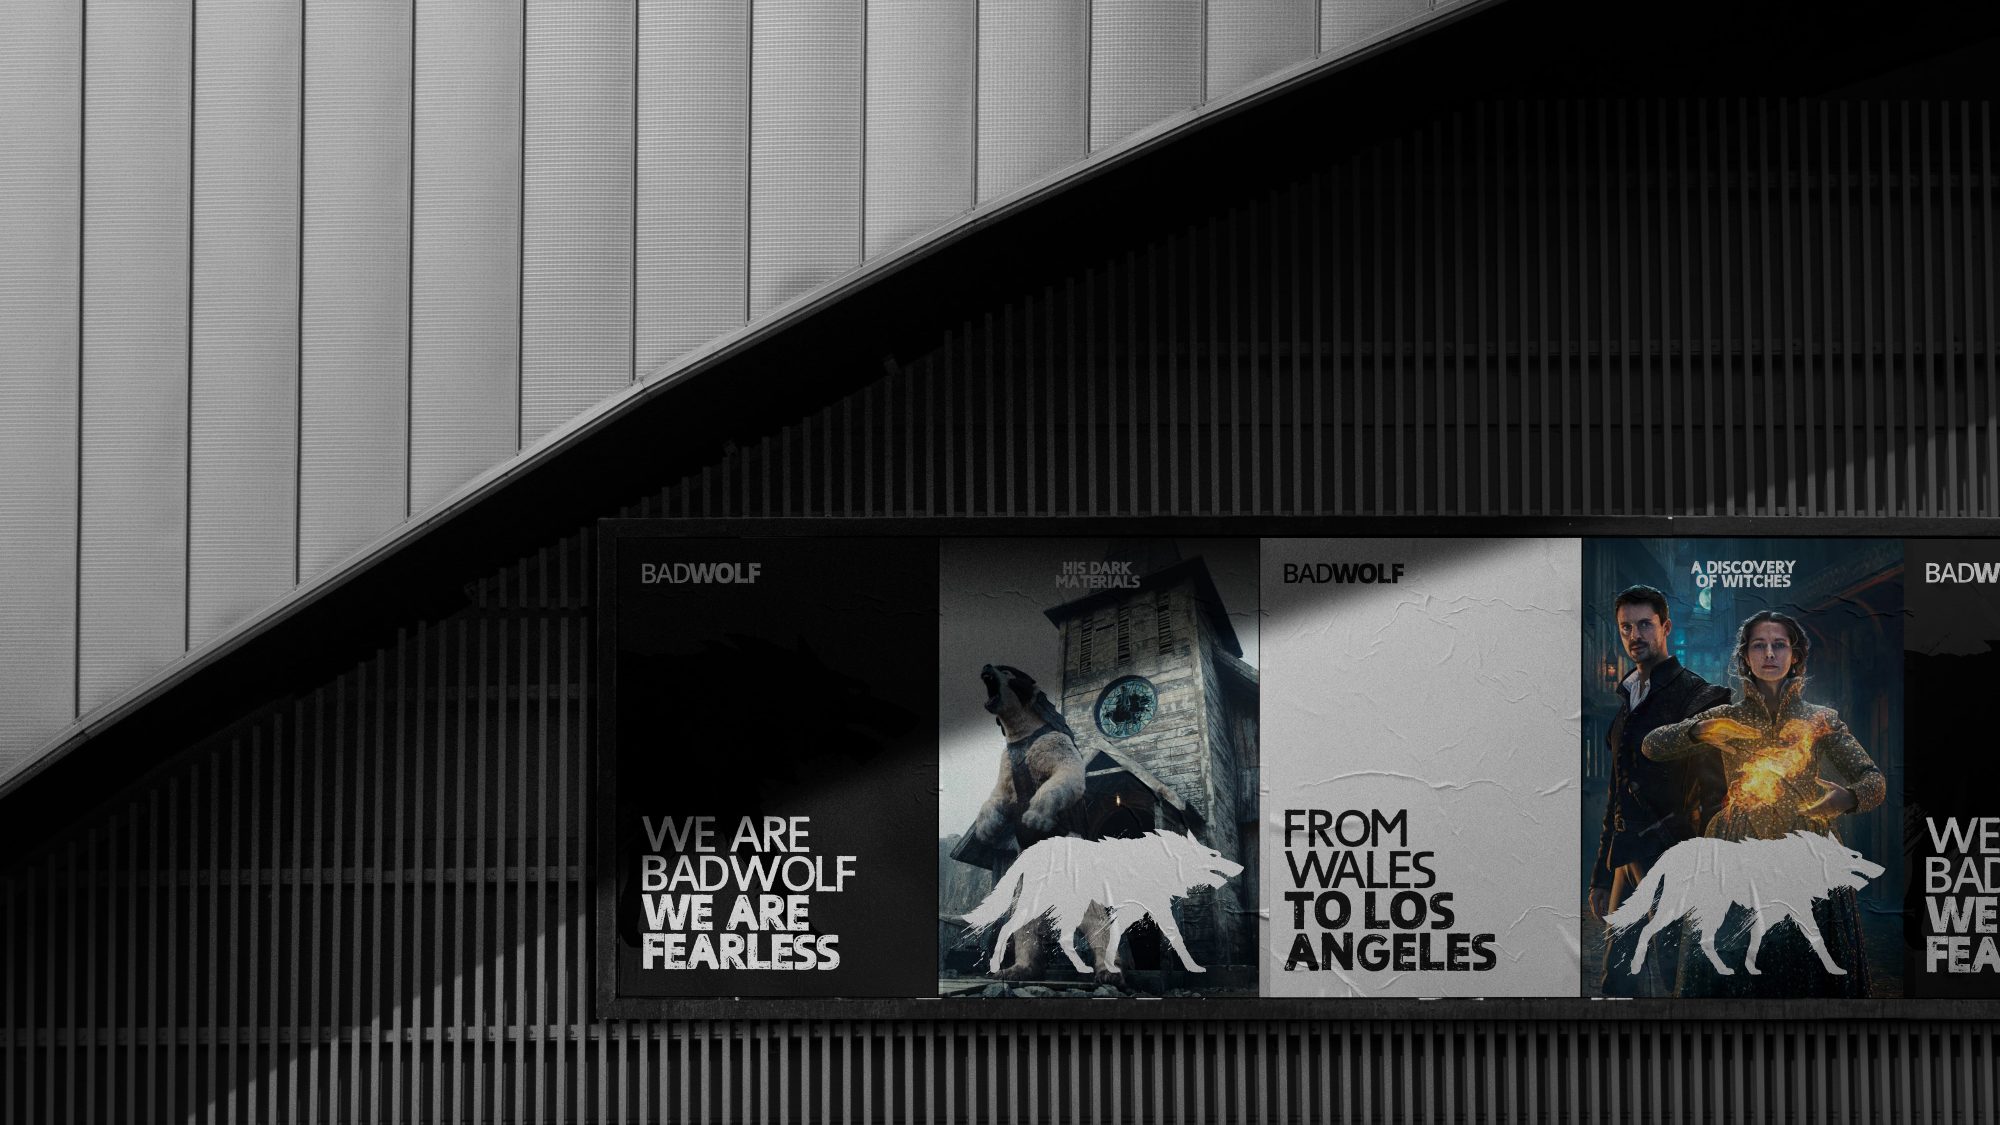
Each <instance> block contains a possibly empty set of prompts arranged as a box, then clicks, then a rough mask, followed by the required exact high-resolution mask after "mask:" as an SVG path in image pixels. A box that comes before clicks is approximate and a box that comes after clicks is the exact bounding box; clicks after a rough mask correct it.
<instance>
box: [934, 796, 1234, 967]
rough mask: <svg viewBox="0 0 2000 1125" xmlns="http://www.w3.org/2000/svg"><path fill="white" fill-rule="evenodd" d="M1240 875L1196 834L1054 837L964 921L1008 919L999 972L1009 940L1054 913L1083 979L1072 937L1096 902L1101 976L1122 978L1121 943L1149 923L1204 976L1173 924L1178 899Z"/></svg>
mask: <svg viewBox="0 0 2000 1125" xmlns="http://www.w3.org/2000/svg"><path fill="white" fill-rule="evenodd" d="M1242 871H1243V865H1242V864H1240V863H1235V862H1233V861H1231V860H1229V859H1227V858H1224V856H1223V855H1222V853H1221V852H1218V851H1216V850H1215V849H1214V848H1211V847H1209V846H1208V845H1206V844H1204V843H1202V842H1201V841H1199V840H1197V839H1195V838H1194V837H1193V836H1189V835H1182V834H1180V833H1176V832H1164V831H1154V832H1149V833H1147V834H1146V835H1144V836H1140V837H1137V838H1136V839H1110V840H1084V839H1079V838H1077V837H1074V836H1053V837H1050V838H1049V839H1046V840H1043V841H1041V842H1040V843H1037V844H1034V845H1032V846H1031V847H1029V848H1028V850H1026V851H1024V852H1022V853H1021V856H1020V858H1019V859H1016V860H1015V861H1014V866H1012V867H1010V868H1008V869H1007V873H1006V874H1005V875H1003V876H1001V877H1000V882H999V883H998V884H997V885H996V886H994V888H993V891H992V893H991V894H988V895H987V896H986V899H985V901H983V902H981V903H980V904H979V905H978V906H976V907H973V909H972V912H971V913H970V914H967V915H966V916H965V920H966V922H967V923H968V924H970V925H971V926H972V928H973V929H974V930H979V929H983V928H984V927H986V926H988V925H991V924H992V923H994V922H997V921H999V920H1000V919H1001V918H1002V917H1003V916H1005V917H1006V918H1007V920H1006V921H1005V922H1004V923H1002V924H1001V926H1000V934H999V936H998V937H997V938H996V939H995V940H994V943H993V958H992V962H991V964H990V965H989V968H990V969H991V971H993V972H996V973H997V972H999V971H1000V958H1001V956H1002V955H1003V954H1004V953H1005V951H1006V949H1007V939H1008V938H1009V937H1011V936H1013V934H1014V932H1015V931H1016V930H1019V929H1021V928H1023V927H1025V926H1030V925H1033V924H1034V923H1035V922H1036V920H1038V919H1040V918H1041V917H1042V916H1043V915H1044V914H1054V915H1055V922H1056V933H1057V936H1058V938H1059V939H1060V944H1061V946H1062V951H1063V953H1064V955H1065V956H1067V957H1068V958H1069V963H1070V964H1071V965H1072V966H1073V967H1075V969H1076V971H1077V972H1079V973H1087V972H1090V968H1089V967H1088V966H1086V965H1085V964H1084V963H1083V959H1082V958H1080V957H1078V956H1077V955H1076V948H1075V941H1074V937H1075V934H1076V929H1077V927H1078V926H1081V925H1083V924H1084V923H1085V915H1086V913H1089V912H1091V906H1092V905H1093V904H1095V905H1097V906H1101V907H1103V908H1105V909H1106V910H1107V911H1108V912H1109V916H1110V921H1109V926H1108V928H1107V929H1106V931H1105V934H1104V945H1103V948H1102V949H1098V948H1096V945H1097V943H1096V941H1094V940H1093V941H1092V942H1091V944H1092V946H1093V948H1092V951H1091V952H1092V954H1093V955H1094V956H1096V957H1097V959H1098V966H1097V971H1098V973H1099V975H1100V976H1113V977H1115V976H1118V975H1119V973H1120V970H1119V968H1118V964H1117V962H1118V942H1119V939H1120V938H1123V937H1124V936H1125V931H1126V930H1128V929H1130V928H1131V927H1132V926H1133V924H1135V923H1137V922H1138V921H1139V920H1140V919H1141V918H1146V917H1151V918H1152V919H1153V921H1154V923H1156V924H1157V925H1158V926H1159V927H1160V933H1161V934H1163V935H1165V937H1166V939H1167V944H1168V945H1170V946H1172V947H1173V950H1174V952H1175V953H1178V954H1180V958H1181V962H1182V963H1183V964H1185V965H1186V966H1187V969H1188V971H1189V972H1191V973H1205V972H1207V971H1208V970H1207V969H1205V968H1203V967H1201V966H1200V965H1197V964H1195V960H1194V958H1193V957H1192V956H1190V955H1189V954H1188V948H1187V943H1186V942H1185V941H1184V940H1182V938H1181V931H1180V927H1179V926H1177V925H1175V924H1174V911H1173V900H1174V899H1176V898H1182V897H1185V896H1186V895H1187V893H1188V892H1189V891H1190V890H1193V889H1195V888H1197V887H1220V886H1222V885H1223V884H1224V883H1226V882H1228V881H1229V880H1230V879H1233V878H1235V877H1236V876H1237V875H1239V874H1241V873H1242ZM1016 891H1018V892H1019V901H1018V902H1016V901H1015V898H1016ZM1010 908H1011V910H1012V914H1011V916H1010V915H1009V913H1008V912H1009V910H1010ZM1092 936H1093V937H1094V936H1095V935H1092Z"/></svg>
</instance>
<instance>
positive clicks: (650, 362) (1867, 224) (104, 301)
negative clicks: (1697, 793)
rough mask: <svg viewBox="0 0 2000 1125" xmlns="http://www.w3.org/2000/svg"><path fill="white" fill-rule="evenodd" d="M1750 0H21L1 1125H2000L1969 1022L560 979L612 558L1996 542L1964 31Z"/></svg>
mask: <svg viewBox="0 0 2000 1125" xmlns="http://www.w3.org/2000/svg"><path fill="white" fill-rule="evenodd" d="M1711 16H1712V17H1713V20H1712V21H1710V22H1707V23H1704V20H1705V19H1707V18H1708V17H1711ZM1793 18H1794V17H1792V16H1785V17H1783V18H1779V17H1776V16H1772V17H1768V18H1767V17H1764V16H1761V15H1757V14H1755V13H1753V14H1750V15H1747V16H1742V17H1737V16H1735V15H1733V14H1732V15H1729V16H1727V17H1726V18H1725V15H1724V13H1723V10H1722V9H1720V8H1716V9H1714V10H1712V11H1711V10H1708V9H1703V10H1702V11H1698V12H1693V13H1689V14H1688V16H1687V18H1686V19H1684V20H1677V21H1676V22H1675V23H1674V25H1673V26H1654V25H1651V24H1649V23H1647V22H1646V20H1645V19H1644V18H1643V17H1642V16H1640V15H1636V14H1632V13H1620V14H1616V15H1612V16H1605V15H1604V14H1602V13H1597V12H1593V11H1590V10H1587V9H1584V8H1583V7H1582V6H1580V5H1572V4H1537V3H1535V2H1534V0H1507V2H1506V3H1491V2H1485V0H1459V2H1457V3H1449V4H1440V5H1438V6H1436V7H1430V6H1427V5H1425V4H1422V3H1418V4H1414V5H1412V4H1407V3H1377V2H1370V3H1363V4H1337V3H1335V2H1334V0H1303V2H1302V0H1259V2H1249V0H1244V2H1240V3H1225V2H1223V0H1206V2H1194V0H1092V2H1090V3H1038V2H1028V0H1022V2H1009V3H1001V2H997V0H979V2H973V0H966V2H963V3H949V4H946V3H931V2H921V3H920V2H914V0H867V2H865V3H864V2H863V0H843V2H841V3H824V2H822V3H813V4H801V3H796V2H791V0H763V2H759V3H750V2H747V0H727V2H708V0H703V2H701V3H673V4H652V3H637V4H634V3H630V2H627V3H611V4H604V3H596V2H595V0H593V2H592V3H587V4H577V3H567V4H553V3H546V2H543V0H530V2H529V3H527V4H526V5H525V6H524V5H514V6H500V7H496V6H492V5H485V4H473V3H465V2H461V0H418V2H417V3H415V4H411V3H400V4H398V3H374V2H370V3H366V4H332V3H324V2H320V0H308V2H305V3H289V4H269V3H261V2H257V3H248V2H229V0H200V2H185V3H177V4H176V3H170V4H159V3H147V4H134V3H120V2H113V0H97V2H95V3H89V4H86V3H83V2H82V0H60V2H59V0H29V2H23V3H16V4H11V5H9V6H8V7H7V9H6V11H5V12H4V13H0V482H4V483H0V813H4V815H0V834H4V836H5V842H6V845H7V852H6V856H7V858H6V860H5V861H4V862H0V932H4V933H5V935H6V936H5V938H4V939H3V940H0V948H4V950H5V956H4V959H0V961H4V964H0V972H4V976H0V1012H4V1013H5V1018H4V1020H0V1028H4V1052H0V1055H3V1056H4V1057H3V1058H0V1119H5V1120H19V1121H42V1120H112V1119H131V1120H153V1119H156V1118H158V1119H174V1118H189V1117H205V1118H206V1119H211V1120H228V1121H239V1120H242V1121H249V1120H260V1121H261V1120H274V1121H275V1120H322V1119H323V1120H353V1119H369V1120H375V1119H390V1120H396V1119H405V1118H407V1119H411V1120H432V1119H436V1120H445V1119H450V1120H472V1121H485V1120H508V1121H514V1120H570V1119H575V1120H599V1119H621V1120H622V1119H626V1118H641V1119H644V1118H651V1117H660V1116H674V1117H676V1118H677V1119H678V1118H689V1119H694V1118H701V1119H718V1120H739V1119H751V1118H754V1119H757V1120H770V1119H786V1120H789V1119H791V1118H793V1117H806V1118H815V1119H817V1118H820V1117H830V1116H836V1115H837V1116H841V1117H843V1118H848V1117H851V1116H852V1115H855V1114H858V1115H859V1116H860V1117H862V1118H864V1119H876V1118H881V1119H888V1120H901V1119H913V1118H915V1117H917V1116H918V1115H923V1117H924V1119H926V1120H929V1119H931V1118H932V1116H933V1115H941V1116H944V1117H946V1118H948V1119H955V1118H957V1117H961V1116H964V1117H970V1118H976V1119H979V1120H988V1119H999V1118H1000V1117H1002V1116H1006V1117H1008V1118H1009V1119H1013V1118H1015V1117H1018V1116H1020V1115H1023V1114H1025V1115H1027V1116H1028V1117H1029V1118H1030V1119H1037V1118H1038V1117H1039V1116H1040V1115H1046V1116H1048V1117H1049V1118H1050V1119H1063V1120H1067V1119H1073V1118H1078V1117H1081V1116H1084V1115H1089V1116H1092V1117H1095V1116H1098V1115H1104V1116H1110V1117H1125V1116H1141V1117H1145V1118H1147V1119H1164V1118H1165V1116H1167V1115H1170V1114H1183V1113H1184V1115H1185V1116H1186V1117H1187V1118H1190V1119H1230V1120H1237V1119H1243V1120H1253V1119H1254V1120H1261V1119H1292V1118H1303V1117H1307V1116H1323V1115H1325V1114H1326V1113H1327V1112H1338V1113H1339V1114H1340V1115H1342V1116H1343V1119H1345V1118H1346V1117H1349V1116H1353V1117H1358V1118H1362V1119H1367V1118H1372V1117H1375V1116H1380V1115H1383V1114H1397V1115H1402V1116H1411V1117H1416V1118H1422V1119H1429V1118H1430V1117H1431V1116H1437V1117H1452V1118H1455V1117H1457V1116H1482V1117H1484V1118H1490V1119H1523V1120H1525V1119H1533V1118H1539V1117H1541V1116H1544V1115H1547V1114H1549V1113H1550V1112H1552V1107H1555V1106H1559V1105H1561V1106H1572V1107H1583V1108H1582V1109H1581V1110H1580V1112H1585V1113H1587V1114H1591V1115H1614V1114H1617V1115H1635V1114H1638V1113H1640V1112H1642V1107H1653V1106H1659V1105H1665V1106H1667V1107H1668V1109H1669V1110H1670V1112H1673V1113H1675V1114H1680V1115H1684V1116H1689V1117H1695V1116H1711V1117H1729V1119H1732V1120H1734V1119H1747V1116H1752V1115H1762V1114H1765V1113H1768V1114H1770V1115H1772V1116H1773V1117H1777V1118H1783V1117H1786V1116H1787V1115H1796V1116H1799V1117H1801V1118H1806V1119H1814V1120H1818V1119H1831V1118H1832V1117H1834V1116H1842V1117H1843V1119H1844V1118H1845V1117H1847V1116H1853V1117H1865V1118H1870V1119H1872V1118H1875V1117H1888V1116H1892V1115H1901V1116H1905V1117H1912V1118H1914V1117H1919V1116H1921V1117H1924V1118H1938V1117H1945V1118H1955V1119H1962V1120H1980V1119H1984V1118H1985V1117H1988V1116H1990V1115H1991V1114H1992V1113H1994V1112H1995V1109H1994V1105H1995V1103H1994V1101H1993V1098H1994V1094H1993V1081H1992V1076H1993V1074H1994V1067H1995V1064H1996V1053H1995V1050H1994V1045H1993V1044H1994V1040H1993V1037H1992V1032H1993V1026H1992V1019H1991V1017H1992V1010H1991V1008H1990V1007H1989V1006H1982V1005H1981V1004H1980V1003H1978V1002H1971V1001H1968V1002H1964V1003H1961V1004H1952V1003H1946V1002H1933V1003H1928V1004H1924V1005H1916V1006H1907V1007H1896V1006H1893V1005H1882V1004H1872V1003H1867V1002H1864V1003H1861V1004H1858V1005H1850V1006H1848V1007H1845V1008H1841V1009H1839V1010H1838V1011H1835V1010H1833V1009H1822V1008H1810V1007H1800V1008H1797V1009H1785V1010H1772V1009H1756V1010H1749V1009H1740V1010H1739V1009H1731V1008H1727V1007H1720V1008H1718V1007H1712V1006H1711V1007H1702V1006H1685V1005H1684V1006H1680V1007H1677V1008H1674V1009H1673V1010H1672V1011H1671V1012H1669V1013H1668V1014H1667V1015H1666V1017H1665V1018H1655V1017H1656V1016H1657V1015H1658V1013H1651V1014H1649V1015H1648V1016H1646V1017H1645V1018H1638V1017H1628V1016H1626V1015H1624V1014H1623V1013H1621V1012H1619V1011H1617V1010H1616V1009H1615V1007H1610V1006H1606V1005H1589V1004H1585V1003H1583V1002H1577V1003H1556V1002H1547V1003H1544V1002H1516V1003H1511V1004H1507V1005H1504V1006H1503V1005H1497V1004H1496V1005H1489V1006H1481V1005H1478V1004H1474V1003H1452V1004H1448V1005H1446V1004H1440V1005H1436V1006H1434V1010H1431V1011H1427V1012H1426V1013H1425V1018H1421V1019H1419V1018H1416V1015H1415V1014H1414V1013H1413V1012H1412V1011H1411V1010H1408V1009H1397V1008H1394V1007H1393V1006H1383V1007H1380V1008H1379V1010H1378V1008H1377V1007H1374V1006H1370V1005H1369V1004H1367V1003H1357V1004H1351V1005H1347V1006H1343V1007H1341V1008H1339V1009H1333V1008H1330V1007H1328V1006H1326V1005H1319V1006H1314V1005H1312V1004H1308V1003H1303V1002H1292V1001H1262V1002H1258V1003H1259V1004H1261V1005H1263V1006H1261V1007H1256V1008H1236V1009H1231V1010H1229V1011H1227V1012H1226V1013H1221V1014H1223V1015H1225V1016H1226V1019H1218V1018H1210V1017H1211V1016H1214V1015H1216V1014H1218V1013H1216V1012H1215V1011H1213V1010H1211V1011H1206V1012H1205V1011H1204V1010H1202V1009H1201V1008H1200V1007H1198V1005H1197V1004H1196V1003H1184V1004H1179V1005H1178V1006H1174V1005H1173V1002H1162V1003H1163V1004H1166V1005H1168V1006H1167V1007H1162V1008H1161V1009H1160V1010H1159V1013H1158V1014H1157V1015H1155V1014H1150V1013H1143V1012H1142V1013H1138V1014H1133V1013H1129V1012H1127V1013H1120V1014H1118V1015H1117V1016H1115V1017H1107V1016H1105V1015H1103V1014H1101V1013H1100V1012H1096V1011H1091V1010H1086V1009H1084V1008H1082V1007H1078V1006H1064V1005H1065V1004H1067V1002H1054V1004H1053V1006H1045V1007H1040V1008H1036V1007H1014V1008H1011V1009H1010V1010H1007V1011H994V1010H992V1009H990V1008H988V1009H977V1010H972V1009H967V1008H964V1007H962V1006H960V1007H946V1006H942V1005H945V1004H946V1003H947V1002H945V1001H930V1002H928V1003H929V1004H930V1005H932V1007H931V1008H922V1007H915V1006H910V1005H902V1006H897V1005H878V1006H874V1007H870V1006H869V1005H867V1004H861V1003H858V1002H851V1003H849V1004H848V1005H846V1006H842V1005H841V1004H839V1003H837V1002H819V1003H816V1004H815V1003H799V1004H795V1005H790V1006H784V1005H779V1006H767V1007H764V1008H759V1009H757V1010H755V1011H747V1010H745V1009H743V1008H741V1007H739V1006H732V1005H731V1004H730V1003H728V1002H723V1001H714V1002H702V1003H696V1004H690V1005H689V1006H688V1009H687V1015H686V1018H685V1019H678V1020H669V1021H615V1022H614V1021H605V1020H598V1019H593V1018H592V1015H591V1012H590V990H589V981H590V979H591V973H590V966H589V964H588V958H589V952H590V947H589V943H588V940H587V937H588V933H589V927H590V925H591V920H590V911H589V905H588V904H589V901H590V888H589V882H588V876H589V873H588V870H587V862H586V861H587V843H588V835H587V828H588V818H589V815H590V808H589V793H590V789H591V786H592V783H593V761H594V760H593V756H592V755H593V748H592V736H591V731H592V726H591V723H592V718H593V712H592V706H593V692H594V687H593V680H592V678H591V675H592V673H591V668H590V662H591V660H592V659H593V627H594V622H595V618H594V611H593V604H592V601H593V575H594V554H593V552H594V540H593V535H592V530H593V528H594V526H595V521H596V520H598V519H600V518H605V517H616V516H673V517H681V518H691V519H714V520H717V521H724V520H728V519H732V518H742V517H766V516H770V517H819V518H828V519H838V520H846V521H870V522H873V523H875V524H877V525H881V524H883V523H885V522H888V521H898V522H900V523H901V524H902V525H904V526H908V525H911V524H918V525H922V526H926V527H937V528H948V527H964V526H972V525H977V526H979V527H981V528H987V529H1001V530H1019V531H1036V532H1046V531H1050V530H1055V531H1061V530H1062V529H1064V528H1070V529H1077V528H1091V527H1099V526H1104V525H1103V524H1102V523H1101V522H1098V521H1105V520H1111V519H1119V520H1124V521H1126V522H1125V523H1122V524H1120V525H1119V526H1123V527H1153V528H1167V527H1171V528H1175V529H1185V528H1204V529H1209V530H1216V531H1224V532H1231V533H1238V534H1258V533H1260V532H1263V531H1269V530H1299V531H1305V530H1311V531H1314V532H1316V533H1317V532H1324V533H1328V534H1344V533H1345V534H1353V533H1385V532H1386V533H1396V534H1404V533H1418V532H1421V533H1429V532H1434V531H1438V530H1441V529H1470V530H1480V529H1484V530H1488V531H1497V532H1499V533H1503V534H1505V533H1513V532H1516V531H1521V530H1531V529H1541V530H1546V531H1549V532H1550V533H1562V534H1575V533H1577V532H1579V531H1583V530H1598V531H1613V532H1616V531H1634V532H1638V531H1643V532H1646V533H1649V534H1674V533H1676V532H1680V531H1686V532H1689V533H1694V532H1715V533H1722V532H1727V533H1739V532H1740V533H1744V534H1790V533H1807V532H1822V531H1823V532H1833V533H1871V534H1885V535H1922V534H1951V535H1971V534H1990V533H1991V532H1992V531H1994V530H1996V529H2000V523H1995V522H1994V521H1995V520H1996V519H2000V413H1996V405H1995V403H1996V399H1995V395H1996V393H2000V392H1996V383H1995V370H1996V369H1995V354H1994V342H1993V341H1994V325H1995V315H1996V314H1995V307H1996V306H1995V293H1996V290H1995V287H1994V278H1995V272H1994V271H1995V265H1994V263H1995V257H1994V254H1995V250H1994V245H1995V244H1994V240H1993V216H1994V213H1995V205H1996V195H2000V190H1997V189H1996V181H1995V179H1994V173H1993V150H1994V147H1995V146H1994V143H1993V142H1994V139H1995V138H1994V133H1995V130H1994V121H1993V118H1992V113H1991V109H1990V107H1989V106H1988V104H1987V102H1986V101H1985V100H1984V99H1985V97H1986V93H1985V90H1984V88H1983V84H1984V83H1985V81H1986V79H1985V77H1984V76H1985V75H1986V74H1987V73H1989V71H1988V70H1987V69H1986V64H1987V63H1988V62H1990V61H1991V60H1992V59H1993V58H1994V53H1993V52H1994V47H1993V43H1994V39H1993V36H1994V34H1995V28H1994V27H1993V26H1991V24H1992V20H1991V18H1990V17H1989V16H1986V15H1984V14H1980V13H1961V12H1951V11H1946V10H1939V11H1935V12H1927V13H1923V14H1921V15H1907V16H1903V15H1899V16H1898V17H1897V18H1896V19H1895V20H1894V21H1893V22H1885V21H1886V20H1887V17H1886V16H1885V15H1884V13H1883V12H1882V11H1878V10H1877V9H1875V8H1874V7H1872V6H1868V5H1853V6H1850V7H1847V8H1841V9H1839V10H1838V11H1835V12H1831V13H1827V14H1826V15H1825V16H1824V18H1823V19H1822V20H1820V21H1818V22H1817V23H1816V24H1815V25H1814V26H1807V27H1801V26H1796V25H1794V24H1793V23H1792V22H1791V20H1792V19H1793ZM1714 28H1727V29H1728V30H1727V33H1726V34H1721V35H1719V36H1718V35H1717V34H1716V33H1715V32H1714V31H1713V29H1714ZM1718 38H1719V39H1720V40H1721V42H1717V41H1716V40H1717V39H1718ZM718 526H725V525H722V524H719V525H718Z"/></svg>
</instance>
